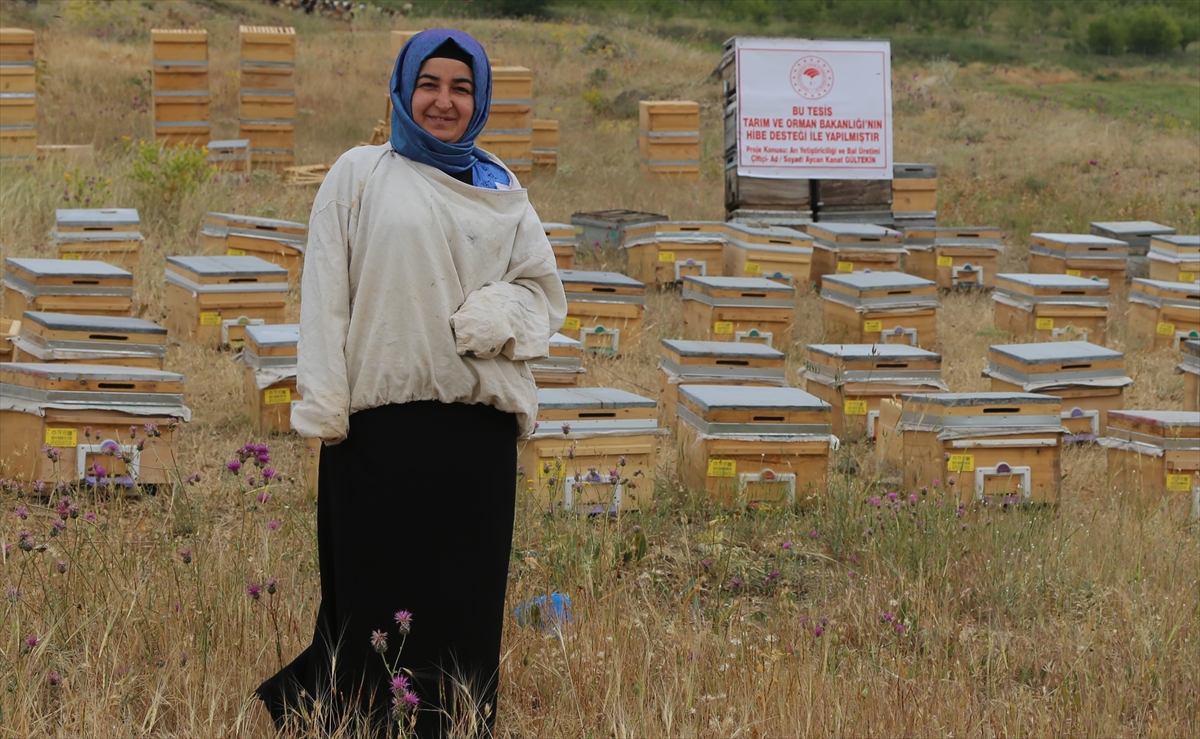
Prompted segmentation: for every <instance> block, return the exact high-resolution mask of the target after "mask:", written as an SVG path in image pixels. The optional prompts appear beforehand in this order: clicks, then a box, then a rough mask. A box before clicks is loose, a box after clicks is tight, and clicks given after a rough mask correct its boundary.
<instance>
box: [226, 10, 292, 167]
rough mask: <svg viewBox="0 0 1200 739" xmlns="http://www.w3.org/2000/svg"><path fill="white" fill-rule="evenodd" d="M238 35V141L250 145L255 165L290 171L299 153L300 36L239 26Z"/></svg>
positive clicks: (284, 30) (287, 31)
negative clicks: (298, 68) (297, 141)
mask: <svg viewBox="0 0 1200 739" xmlns="http://www.w3.org/2000/svg"><path fill="white" fill-rule="evenodd" d="M238 34H239V36H240V40H241V77H240V80H239V82H240V87H241V90H240V92H239V117H238V126H239V133H238V138H240V139H249V140H250V162H251V165H256V164H264V165H272V166H290V165H292V164H294V163H295V152H296V121H295V109H296V104H295V95H296V75H295V71H296V31H295V29H293V28H290V27H289V28H284V27H274V26H240V27H239V28H238ZM289 112H290V115H289ZM260 114H261V115H260Z"/></svg>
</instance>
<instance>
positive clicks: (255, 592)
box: [246, 585, 262, 600]
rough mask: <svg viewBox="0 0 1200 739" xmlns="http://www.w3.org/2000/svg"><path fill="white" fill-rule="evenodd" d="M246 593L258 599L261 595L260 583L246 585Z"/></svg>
mask: <svg viewBox="0 0 1200 739" xmlns="http://www.w3.org/2000/svg"><path fill="white" fill-rule="evenodd" d="M246 595H248V596H250V597H251V598H253V599H254V600H258V599H259V598H261V597H262V585H248V586H246Z"/></svg>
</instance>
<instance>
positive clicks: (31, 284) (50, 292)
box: [0, 257, 133, 320]
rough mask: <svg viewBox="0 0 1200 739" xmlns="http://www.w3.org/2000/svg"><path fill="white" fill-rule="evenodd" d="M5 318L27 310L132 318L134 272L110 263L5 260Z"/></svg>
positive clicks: (14, 258) (64, 260) (69, 260)
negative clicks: (130, 316) (129, 316)
mask: <svg viewBox="0 0 1200 739" xmlns="http://www.w3.org/2000/svg"><path fill="white" fill-rule="evenodd" d="M0 284H3V286H4V317H5V318H10V319H14V320H20V318H21V316H22V314H24V312H25V311H27V310H33V311H49V312H52V313H85V314H89V315H95V316H128V315H129V314H130V312H131V311H132V310H133V273H131V272H129V271H128V270H124V269H121V268H120V267H114V266H113V265H111V264H108V263H106V262H97V261H94V260H89V259H85V260H78V261H77V260H73V259H24V258H17V257H9V258H7V259H5V260H4V279H3V281H2V283H0Z"/></svg>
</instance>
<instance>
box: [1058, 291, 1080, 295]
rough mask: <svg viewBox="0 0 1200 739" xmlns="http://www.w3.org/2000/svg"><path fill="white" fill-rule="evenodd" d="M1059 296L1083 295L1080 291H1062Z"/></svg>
mask: <svg viewBox="0 0 1200 739" xmlns="http://www.w3.org/2000/svg"><path fill="white" fill-rule="evenodd" d="M1060 295H1083V291H1082V290H1063V291H1062V292H1061V293H1060Z"/></svg>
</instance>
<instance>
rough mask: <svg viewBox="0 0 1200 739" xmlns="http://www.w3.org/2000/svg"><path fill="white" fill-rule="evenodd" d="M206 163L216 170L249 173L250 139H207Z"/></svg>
mask: <svg viewBox="0 0 1200 739" xmlns="http://www.w3.org/2000/svg"><path fill="white" fill-rule="evenodd" d="M208 163H209V164H211V165H213V166H214V167H216V168H217V171H218V172H236V173H238V174H250V139H221V140H219V141H209V142H208Z"/></svg>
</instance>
